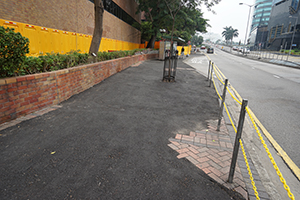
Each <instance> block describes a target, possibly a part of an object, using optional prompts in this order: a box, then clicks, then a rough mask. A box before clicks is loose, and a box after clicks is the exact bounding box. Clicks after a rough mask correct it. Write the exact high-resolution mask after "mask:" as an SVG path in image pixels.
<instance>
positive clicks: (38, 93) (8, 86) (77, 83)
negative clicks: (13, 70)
mask: <svg viewBox="0 0 300 200" xmlns="http://www.w3.org/2000/svg"><path fill="white" fill-rule="evenodd" d="M157 57H158V54H144V55H135V56H128V57H125V58H119V59H115V60H110V61H104V62H99V63H93V64H88V65H83V66H78V67H73V68H69V69H63V70H59V71H53V72H46V73H40V74H34V75H27V76H20V77H14V78H6V79H0V124H1V123H4V122H7V121H10V120H13V119H16V118H18V117H20V116H23V115H27V114H30V113H32V112H35V111H37V110H40V109H42V108H45V107H48V106H51V105H56V104H59V103H60V102H62V101H65V100H67V99H69V98H70V97H71V96H73V95H74V94H78V93H80V92H82V91H84V90H86V89H88V88H90V87H92V86H94V85H96V84H98V83H100V82H101V81H103V80H104V79H106V78H108V77H110V76H112V75H114V74H115V73H117V72H120V71H122V70H124V69H126V68H128V67H129V66H131V65H133V64H135V63H137V62H139V61H143V60H147V59H152V58H157Z"/></svg>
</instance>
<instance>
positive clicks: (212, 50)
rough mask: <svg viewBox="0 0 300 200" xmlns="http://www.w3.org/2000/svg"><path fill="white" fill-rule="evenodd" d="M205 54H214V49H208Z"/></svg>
mask: <svg viewBox="0 0 300 200" xmlns="http://www.w3.org/2000/svg"><path fill="white" fill-rule="evenodd" d="M206 53H214V48H212V47H208V48H207V51H206Z"/></svg>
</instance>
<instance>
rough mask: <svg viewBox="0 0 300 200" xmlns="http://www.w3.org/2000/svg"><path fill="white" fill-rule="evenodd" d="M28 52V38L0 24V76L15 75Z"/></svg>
mask: <svg viewBox="0 0 300 200" xmlns="http://www.w3.org/2000/svg"><path fill="white" fill-rule="evenodd" d="M27 53H29V40H28V38H26V37H23V36H22V35H21V34H20V33H15V32H14V29H13V28H4V27H3V26H0V77H9V76H16V75H17V74H18V71H19V70H20V69H21V66H22V64H23V62H24V60H25V58H26V54H27Z"/></svg>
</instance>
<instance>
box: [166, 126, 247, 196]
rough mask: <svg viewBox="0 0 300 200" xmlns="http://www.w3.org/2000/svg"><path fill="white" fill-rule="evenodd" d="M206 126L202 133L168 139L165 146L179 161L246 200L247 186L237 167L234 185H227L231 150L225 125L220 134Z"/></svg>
mask: <svg viewBox="0 0 300 200" xmlns="http://www.w3.org/2000/svg"><path fill="white" fill-rule="evenodd" d="M216 128H217V127H216V126H213V125H210V124H209V125H208V129H205V130H203V131H196V132H190V134H189V135H183V134H177V135H176V137H175V139H174V138H170V142H171V144H169V145H168V146H169V147H171V148H172V149H173V150H175V151H177V152H178V153H179V155H178V156H177V158H178V159H181V158H186V159H188V160H189V161H190V162H191V163H192V164H194V165H196V166H197V167H198V168H199V169H201V170H202V171H203V172H205V173H206V174H207V175H208V176H210V177H211V178H212V179H214V180H215V181H216V182H218V183H220V184H222V185H223V186H225V187H227V188H229V189H234V190H235V191H237V192H239V193H240V194H241V195H243V196H244V197H245V198H246V199H248V193H247V191H246V189H245V188H246V184H245V182H244V179H243V177H242V175H241V170H240V169H239V166H238V164H237V166H236V171H235V174H234V179H233V183H228V182H227V180H228V176H229V169H230V164H231V157H232V151H233V146H232V143H231V141H230V137H229V134H228V131H227V129H226V126H225V124H224V121H223V122H222V125H221V128H220V131H216Z"/></svg>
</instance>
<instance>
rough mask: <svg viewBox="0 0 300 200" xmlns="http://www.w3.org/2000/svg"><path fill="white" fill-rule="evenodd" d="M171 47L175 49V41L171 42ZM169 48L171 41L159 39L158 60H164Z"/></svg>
mask: <svg viewBox="0 0 300 200" xmlns="http://www.w3.org/2000/svg"><path fill="white" fill-rule="evenodd" d="M173 48H174V50H175V51H176V50H177V42H176V41H175V42H173ZM167 50H168V51H170V50H171V41H160V42H159V57H158V58H159V60H165V57H166V51H167Z"/></svg>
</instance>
